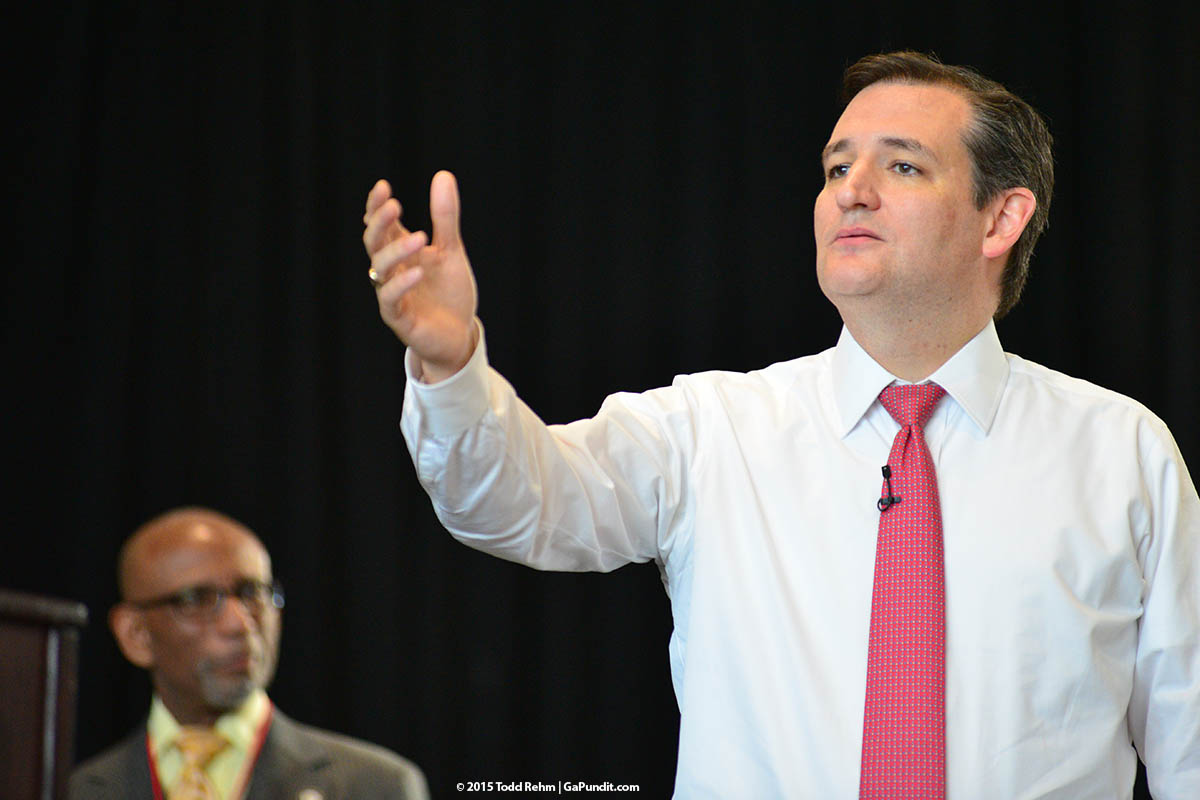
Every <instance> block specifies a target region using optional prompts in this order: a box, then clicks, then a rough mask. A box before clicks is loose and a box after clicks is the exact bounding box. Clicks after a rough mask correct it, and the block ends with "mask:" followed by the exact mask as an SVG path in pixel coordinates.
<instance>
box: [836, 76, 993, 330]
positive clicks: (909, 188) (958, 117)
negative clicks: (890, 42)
mask: <svg viewBox="0 0 1200 800" xmlns="http://www.w3.org/2000/svg"><path fill="white" fill-rule="evenodd" d="M970 119H971V109H970V106H969V104H968V103H967V101H966V99H965V98H963V97H962V96H961V95H959V94H958V93H956V92H954V91H952V90H950V89H947V88H945V87H942V86H932V85H924V84H915V85H913V84H899V83H879V84H874V85H871V86H868V87H867V88H866V89H864V90H863V91H862V92H860V93H859V94H858V95H857V96H855V98H854V99H853V100H852V101H851V102H850V104H849V105H848V106H847V107H846V110H845V111H844V112H843V113H842V116H841V118H840V119H839V120H838V122H837V125H836V126H835V127H834V129H833V134H832V135H831V136H830V139H829V144H828V145H827V146H826V148H825V151H824V153H823V154H822V165H823V167H824V169H825V186H824V188H823V189H822V190H821V192H820V194H818V195H817V200H816V204H815V207H814V210H813V230H814V233H815V235H816V244H817V279H818V281H819V283H820V285H821V290H822V291H823V292H824V293H825V295H826V296H827V297H828V298H829V299H830V300H831V301H832V302H833V303H834V305H836V306H838V308H839V310H841V311H842V313H843V317H845V316H846V312H847V311H855V310H861V309H863V308H864V307H865V308H880V307H886V308H888V309H889V310H890V312H892V313H895V314H904V313H916V312H917V311H918V310H920V311H923V312H925V313H928V311H929V310H931V309H933V310H936V309H937V307H938V306H939V305H945V304H954V303H962V302H970V303H979V302H980V300H981V298H982V300H983V302H984V303H985V304H986V303H988V302H991V299H990V298H991V297H992V296H993V295H994V293H995V291H996V286H995V278H994V276H992V275H991V273H988V272H987V271H986V270H985V269H984V259H983V258H982V254H981V246H982V242H983V238H984V234H985V232H986V230H987V220H986V214H985V213H984V212H981V211H979V210H977V209H976V208H975V204H974V201H973V197H972V181H971V161H970V155H969V154H968V152H967V149H966V146H965V145H964V144H963V131H964V129H965V127H966V126H967V125H968V123H969V122H970ZM880 302H882V303H884V304H886V306H879V303H880ZM864 304H868V305H866V306H864ZM870 304H874V305H870ZM993 309H994V305H993ZM988 313H989V314H990V312H988Z"/></svg>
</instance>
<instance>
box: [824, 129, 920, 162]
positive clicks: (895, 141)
mask: <svg viewBox="0 0 1200 800" xmlns="http://www.w3.org/2000/svg"><path fill="white" fill-rule="evenodd" d="M879 143H880V144H882V145H883V146H884V147H888V148H891V149H893V150H904V151H906V152H909V153H916V154H918V155H922V156H925V157H926V158H930V159H933V160H934V161H940V159H939V158H938V157H937V154H936V153H934V152H933V151H932V150H930V149H929V148H928V147H926V146H925V145H923V144H921V143H920V142H919V141H917V140H916V139H909V138H907V137H904V136H881V137H880V138H879ZM849 149H851V142H850V140H849V139H838V140H837V141H836V142H833V143H831V144H828V145H826V146H825V149H824V150H822V151H821V163H822V164H824V163H825V159H827V158H829V157H830V156H831V155H833V154H834V153H844V152H846V151H847V150H849Z"/></svg>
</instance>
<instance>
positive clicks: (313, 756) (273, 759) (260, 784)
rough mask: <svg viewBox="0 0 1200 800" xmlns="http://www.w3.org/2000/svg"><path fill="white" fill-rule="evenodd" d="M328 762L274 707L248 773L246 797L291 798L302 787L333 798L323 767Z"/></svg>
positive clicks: (265, 799) (255, 799)
mask: <svg viewBox="0 0 1200 800" xmlns="http://www.w3.org/2000/svg"><path fill="white" fill-rule="evenodd" d="M330 763H331V762H330V759H329V756H328V754H327V753H326V752H325V751H324V750H323V749H322V748H321V747H319V746H317V744H316V743H315V742H313V741H312V740H311V739H309V738H308V737H305V736H304V735H303V734H302V733H301V731H300V728H299V726H298V725H297V724H296V723H295V722H293V721H292V720H291V719H289V718H288V717H286V716H285V715H284V714H282V713H280V711H279V709H278V708H276V709H275V710H274V716H273V717H272V719H271V729H270V730H269V731H267V738H266V739H265V740H264V741H263V746H262V751H261V752H260V753H259V755H258V761H257V762H256V763H255V765H254V772H253V774H252V775H251V776H250V786H249V789H248V790H247V792H246V800H284V798H287V800H292V798H295V797H296V796H297V795H299V794H300V792H301V791H303V790H305V789H314V790H316V791H318V792H320V796H324V797H335V796H336V795H335V794H333V793H331V787H330V785H329V781H330V777H331V776H330V774H329V773H328V770H326V767H328V766H329V765H330Z"/></svg>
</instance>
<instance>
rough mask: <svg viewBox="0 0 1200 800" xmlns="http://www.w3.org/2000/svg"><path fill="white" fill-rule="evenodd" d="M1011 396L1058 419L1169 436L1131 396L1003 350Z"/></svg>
mask: <svg viewBox="0 0 1200 800" xmlns="http://www.w3.org/2000/svg"><path fill="white" fill-rule="evenodd" d="M1006 355H1007V358H1008V363H1009V384H1010V390H1011V393H1012V397H1013V399H1014V400H1015V401H1016V402H1017V403H1018V404H1020V405H1034V406H1039V407H1042V408H1043V409H1044V410H1045V411H1052V412H1056V414H1057V416H1058V419H1059V421H1060V422H1066V421H1069V420H1070V419H1078V420H1082V421H1086V422H1092V421H1095V422H1101V421H1103V422H1104V423H1105V424H1106V425H1109V426H1112V425H1116V426H1119V427H1120V426H1128V427H1130V428H1131V429H1139V433H1140V435H1143V436H1145V435H1149V436H1151V437H1152V438H1157V439H1160V440H1164V439H1165V440H1171V435H1170V432H1169V431H1168V429H1167V426H1166V423H1164V422H1163V421H1162V420H1161V419H1160V418H1159V417H1158V416H1157V415H1156V414H1155V413H1154V412H1153V411H1151V410H1150V409H1148V408H1147V407H1146V406H1144V405H1143V404H1142V403H1140V402H1138V401H1137V400H1134V399H1133V398H1132V397H1128V396H1126V395H1123V394H1121V393H1120V392H1115V391H1113V390H1112V389H1106V388H1104V387H1103V386H1099V385H1097V384H1094V383H1092V382H1090V381H1086V380H1083V379H1082V378H1075V377H1072V376H1070V375H1067V374H1065V373H1062V372H1059V371H1057V370H1054V369H1050V368H1049V367H1045V366H1042V365H1041V364H1037V363H1035V362H1033V361H1029V360H1028V359H1025V358H1022V357H1020V356H1016V355H1012V354H1006Z"/></svg>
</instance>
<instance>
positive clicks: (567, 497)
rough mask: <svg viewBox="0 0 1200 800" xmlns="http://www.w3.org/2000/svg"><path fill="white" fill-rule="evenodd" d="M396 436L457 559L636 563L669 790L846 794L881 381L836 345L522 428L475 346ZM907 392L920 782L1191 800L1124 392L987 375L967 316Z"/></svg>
mask: <svg viewBox="0 0 1200 800" xmlns="http://www.w3.org/2000/svg"><path fill="white" fill-rule="evenodd" d="M406 369H407V370H408V371H409V381H408V388H407V390H406V394H405V405H404V413H403V418H402V421H401V427H402V429H403V432H404V435H405V438H406V440H407V442H408V446H409V450H410V452H411V454H412V457H413V461H414V463H415V465H416V468H417V474H418V476H419V478H420V480H421V482H422V484H423V486H424V487H425V489H426V490H427V491H428V492H429V494H430V496H431V497H432V498H433V501H434V507H435V509H436V511H437V514H438V516H439V518H440V519H441V520H442V522H443V523H444V524H445V525H446V527H447V528H448V529H449V530H450V532H451V533H452V534H453V535H454V536H455V537H456V538H457V539H459V540H460V541H462V542H464V543H466V544H468V545H470V546H471V547H475V548H478V549H481V550H485V551H487V552H489V553H492V554H494V555H497V556H500V557H501V558H506V559H510V560H513V561H518V562H521V563H524V564H528V565H530V566H533V567H536V568H538V569H552V570H612V569H616V568H617V567H620V566H621V565H623V564H626V563H628V562H645V561H651V560H653V561H655V562H656V563H657V564H658V565H659V569H660V571H661V572H662V575H663V581H664V584H665V585H666V589H667V593H668V595H669V596H670V600H671V610H672V613H673V617H674V631H673V633H672V635H671V640H670V645H669V652H670V660H671V674H672V679H673V682H674V688H675V695H676V698H677V700H678V702H679V708H680V715H681V719H680V740H679V761H678V770H677V773H676V783H675V794H676V796H677V797H680V798H701V797H704V798H709V797H711V798H755V799H756V800H760V799H761V798H776V797H778V798H804V797H811V798H820V799H821V800H828V799H829V798H848V799H849V798H855V797H857V792H858V780H859V758H860V754H861V748H862V716H863V702H864V695H865V687H866V669H867V638H868V628H869V623H870V614H871V588H872V580H873V570H874V559H875V538H876V532H877V527H878V522H879V513H880V512H879V511H878V509H877V508H876V505H875V503H876V500H877V499H878V498H879V496H880V489H881V486H882V477H881V475H880V468H881V466H882V465H883V464H884V463H886V461H887V455H888V451H889V449H890V447H891V444H892V439H893V438H894V436H895V434H896V432H897V430H898V428H899V426H898V425H897V424H896V422H895V421H893V420H892V418H891V416H890V415H889V414H888V413H887V411H886V410H885V409H884V408H883V407H882V406H881V405H880V404H879V402H878V400H877V396H878V394H879V392H880V391H881V390H882V389H883V388H884V387H886V386H887V385H888V384H890V383H892V382H893V381H895V380H896V378H895V377H894V376H893V375H891V374H889V373H888V372H887V371H886V370H884V369H883V368H882V367H881V366H880V365H879V364H877V363H876V362H875V361H874V360H872V359H871V358H870V356H868V355H867V353H866V352H865V351H863V349H862V348H861V347H860V346H859V345H858V344H857V343H856V342H855V341H854V339H853V337H852V336H850V334H849V332H848V331H846V330H843V331H842V335H841V338H840V340H839V341H838V344H837V347H836V348H833V349H830V350H827V351H825V352H823V353H820V354H818V355H814V356H809V357H806V358H799V359H796V360H794V361H787V362H783V363H779V364H774V365H772V366H770V367H767V368H766V369H763V370H759V371H756V372H751V373H748V374H735V373H727V372H709V373H701V374H697V375H688V376H681V377H678V378H676V379H675V381H674V382H673V384H672V385H671V386H670V387H668V388H662V389H656V390H653V391H649V392H645V393H642V394H624V393H622V394H615V395H612V396H611V397H609V398H608V399H607V400H606V401H605V402H604V404H603V406H602V407H601V409H600V411H599V413H598V414H597V415H596V416H595V417H594V418H592V419H587V420H581V421H578V422H574V423H571V424H569V425H552V426H546V425H544V424H543V423H542V422H541V421H540V420H539V419H538V418H537V417H536V416H535V415H534V414H533V412H532V411H530V410H529V408H528V407H527V406H525V405H524V404H523V403H522V402H521V401H520V400H519V399H518V397H517V396H516V394H515V393H514V392H513V389H512V387H511V386H510V385H509V384H508V383H507V382H506V381H505V380H504V378H502V377H501V376H500V375H499V374H498V373H497V372H495V371H494V370H492V369H491V368H490V367H488V366H487V358H486V348H485V345H484V341H483V337H482V329H481V335H480V344H479V347H478V348H477V349H476V352H475V355H474V357H473V358H472V359H471V361H470V363H469V364H468V365H467V366H466V367H464V368H463V370H461V371H460V372H459V373H458V374H456V375H454V376H453V377H451V378H449V379H447V380H445V381H443V382H440V383H437V384H434V385H432V386H430V385H425V384H422V383H420V381H419V380H418V379H417V378H415V377H414V375H413V369H414V357H413V355H412V354H411V353H410V354H409V356H408V358H407V359H406ZM930 380H932V381H935V382H936V383H938V384H940V385H941V386H942V387H943V388H945V390H946V392H947V397H946V398H945V399H943V400H942V401H941V403H939V405H938V407H937V409H936V410H935V411H934V413H933V416H932V417H931V418H930V420H929V422H928V424H927V425H926V427H925V436H926V441H927V443H928V445H929V449H930V452H931V453H932V455H933V460H934V464H935V466H936V469H937V478H938V487H939V488H938V492H939V495H940V497H941V504H942V520H943V536H944V539H945V545H944V550H945V574H946V637H947V643H946V786H947V797H948V798H952V799H954V798H957V799H959V800H978V799H981V798H997V800H1016V799H1017V798H1051V797H1054V798H1064V799H1069V800H1078V799H1079V798H1128V797H1129V796H1130V795H1131V793H1132V785H1133V778H1134V771H1135V767H1136V761H1135V759H1136V758H1137V756H1136V754H1135V752H1134V749H1133V747H1132V746H1131V741H1132V743H1133V744H1134V745H1136V747H1137V749H1138V751H1139V752H1140V753H1141V754H1142V757H1143V759H1144V760H1145V761H1146V763H1147V766H1148V774H1149V779H1150V787H1151V790H1152V792H1153V793H1154V795H1155V797H1156V798H1157V800H1169V799H1170V798H1190V799H1192V800H1194V798H1198V797H1200V501H1198V500H1197V496H1196V489H1195V487H1194V485H1193V484H1192V481H1191V479H1190V477H1189V476H1188V473H1187V468H1186V467H1185V465H1184V463H1183V458H1182V456H1181V455H1180V453H1179V450H1178V448H1177V447H1176V445H1175V442H1174V440H1173V439H1172V437H1171V435H1170V432H1169V431H1168V430H1167V428H1166V426H1165V425H1164V424H1163V423H1162V421H1161V420H1159V419H1158V418H1157V417H1155V416H1154V415H1153V414H1152V413H1150V412H1149V411H1148V410H1147V409H1145V408H1144V407H1142V406H1141V405H1139V404H1138V403H1136V402H1135V401H1133V400H1130V399H1128V398H1126V397H1123V396H1121V395H1118V394H1116V393H1114V392H1110V391H1107V390H1105V389H1101V388H1099V387H1097V386H1094V385H1092V384H1089V383H1087V382H1085V381H1081V380H1077V379H1074V378H1070V377H1067V376H1065V375H1062V374H1060V373H1057V372H1053V371H1051V370H1049V369H1046V368H1044V367H1041V366H1039V365H1037V364H1033V363H1030V362H1028V361H1026V360H1024V359H1021V358H1019V357H1017V356H1013V355H1007V354H1005V353H1004V352H1003V350H1002V349H1001V347H1000V342H999V339H998V338H997V336H996V331H995V327H994V326H993V325H991V324H989V325H988V326H987V327H986V328H984V329H983V330H982V331H981V332H980V333H979V334H978V335H977V336H976V337H975V338H974V339H972V340H971V341H970V342H969V343H968V344H967V345H966V346H964V347H963V348H962V350H960V351H959V352H958V353H957V354H956V355H955V356H954V357H953V358H951V359H950V360H949V361H948V362H946V363H945V364H944V365H943V366H942V367H941V368H940V369H939V370H938V371H937V372H936V373H935V374H934V375H932V376H931V377H930Z"/></svg>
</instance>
